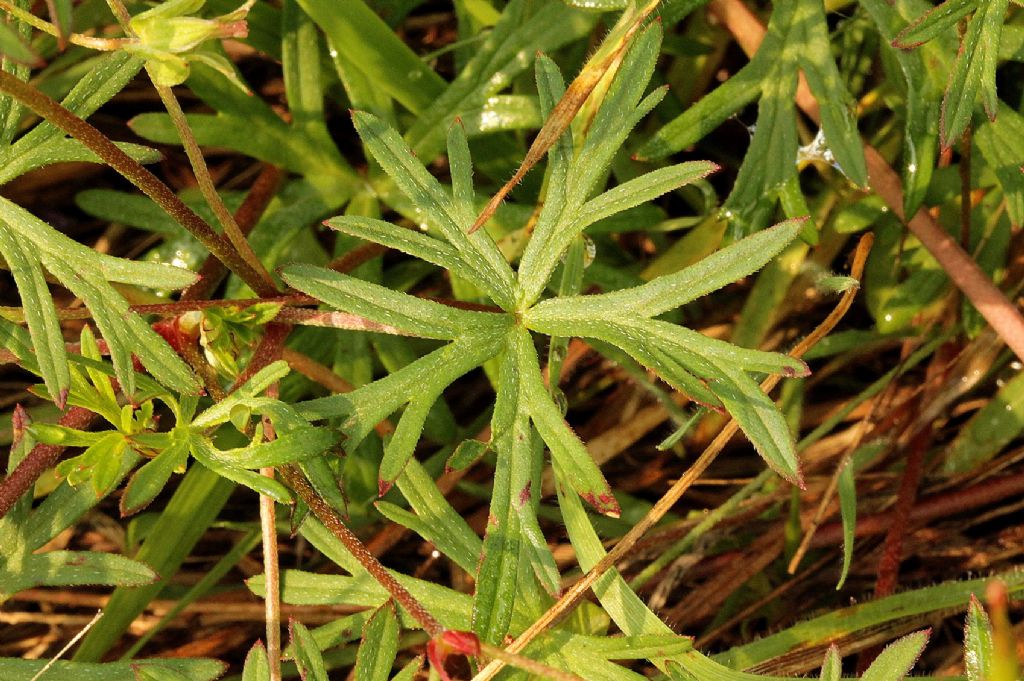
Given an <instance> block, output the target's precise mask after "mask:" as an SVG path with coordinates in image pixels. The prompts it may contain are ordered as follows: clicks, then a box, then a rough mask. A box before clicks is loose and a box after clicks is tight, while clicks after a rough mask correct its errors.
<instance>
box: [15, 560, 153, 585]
mask: <svg viewBox="0 0 1024 681" xmlns="http://www.w3.org/2000/svg"><path fill="white" fill-rule="evenodd" d="M2 572H3V573H4V574H2V584H3V591H4V593H5V594H8V595H10V594H13V593H16V592H18V591H21V590H22V589H27V588H30V587H34V586H79V585H86V584H97V585H99V584H102V585H110V586H143V585H146V584H152V583H153V582H155V581H156V580H157V579H158V575H157V574H156V573H155V572H153V570H152V569H151V568H150V567H149V566H147V565H145V564H144V563H141V562H139V561H135V560H131V559H129V558H125V557H124V556H118V555H115V554H112V553H100V552H98V551H48V552H46V553H39V554H34V555H29V556H26V557H25V558H24V559H23V560H21V561H19V564H18V566H17V569H16V570H14V571H8V570H7V569H5V570H3V571H2Z"/></svg>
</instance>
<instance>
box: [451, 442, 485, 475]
mask: <svg viewBox="0 0 1024 681" xmlns="http://www.w3.org/2000/svg"><path fill="white" fill-rule="evenodd" d="M487 451H488V446H487V443H485V442H480V440H463V441H462V442H461V443H459V446H458V447H456V448H455V451H454V452H452V454H451V456H449V457H448V461H447V463H445V469H446V470H449V471H461V470H464V469H466V468H469V467H470V466H472V465H473V464H474V463H476V462H477V461H479V460H480V457H482V456H483V455H484V454H486V453H487Z"/></svg>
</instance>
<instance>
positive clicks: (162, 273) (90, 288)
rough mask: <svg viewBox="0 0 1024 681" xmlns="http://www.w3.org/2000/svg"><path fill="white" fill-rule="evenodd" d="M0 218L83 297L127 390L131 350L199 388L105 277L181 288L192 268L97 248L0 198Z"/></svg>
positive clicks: (154, 369)
mask: <svg viewBox="0 0 1024 681" xmlns="http://www.w3.org/2000/svg"><path fill="white" fill-rule="evenodd" d="M0 220H2V221H4V222H6V224H7V227H8V228H9V229H13V230H16V231H17V233H18V234H19V236H20V237H21V239H23V240H25V241H27V242H29V243H31V244H32V246H33V247H34V248H35V249H36V253H37V254H38V256H39V259H40V261H41V262H42V264H43V265H44V266H45V267H46V269H48V270H49V271H50V272H51V273H52V274H53V275H54V276H55V277H57V278H58V279H59V280H60V281H61V282H62V283H63V284H65V285H66V286H67V287H68V288H69V289H70V290H71V291H72V292H74V293H75V295H77V296H79V297H81V298H82V299H83V300H84V301H85V304H86V306H87V307H88V308H89V309H90V310H91V311H92V313H93V317H94V319H95V320H96V325H97V326H99V328H100V330H101V331H102V332H103V336H104V338H105V339H106V341H107V343H108V345H109V347H110V354H111V359H112V360H113V363H114V369H115V371H116V373H117V377H118V380H119V381H120V383H121V387H122V389H123V390H124V392H125V393H126V394H128V395H131V394H133V393H134V392H135V373H134V371H133V370H132V361H131V355H132V354H135V355H136V356H137V357H138V358H139V360H140V361H141V362H142V364H143V365H144V366H145V367H146V368H147V369H149V370H150V371H151V373H152V374H153V375H154V376H158V377H159V378H160V380H161V381H162V382H163V383H164V384H165V385H167V386H168V387H171V388H174V389H175V390H178V391H180V392H187V393H194V392H196V391H198V389H199V384H198V382H197V381H196V379H195V377H194V376H193V374H192V371H191V370H190V369H189V368H188V366H187V365H186V364H185V363H184V362H183V361H182V360H181V358H180V357H178V355H177V354H176V353H175V352H174V351H173V350H171V348H170V346H168V345H167V343H166V341H164V340H163V338H161V337H160V336H159V335H158V334H157V333H156V332H155V331H153V330H152V329H151V328H150V326H149V325H148V324H146V323H145V322H144V321H143V320H142V318H141V317H139V316H138V315H137V314H135V313H134V312H132V311H131V310H130V308H129V306H128V302H127V301H126V300H125V299H124V298H122V297H121V295H120V294H118V293H117V292H116V291H115V290H114V289H113V288H112V287H111V286H110V284H108V283H107V282H108V281H114V282H119V283H124V284H136V285H142V286H155V287H159V288H182V287H184V286H188V285H189V284H191V283H192V282H194V281H195V279H196V275H195V274H194V273H192V272H189V271H187V270H182V269H178V268H174V267H167V266H164V265H156V264H152V263H140V262H132V261H129V260H123V259H121V258H114V257H110V256H106V255H102V254H99V253H97V252H95V251H93V250H92V249H90V248H87V247H85V246H83V245H81V244H79V243H78V242H76V241H74V240H72V239H70V238H68V237H66V236H64V235H63V234H60V233H59V232H57V231H56V230H54V229H53V228H52V227H50V226H49V225H47V224H46V223H44V222H43V221H42V220H39V219H38V218H36V217H35V216H34V215H32V214H31V213H29V212H27V211H25V210H24V209H23V208H21V207H20V206H17V205H16V204H14V203H12V202H10V201H8V200H7V199H3V198H0Z"/></svg>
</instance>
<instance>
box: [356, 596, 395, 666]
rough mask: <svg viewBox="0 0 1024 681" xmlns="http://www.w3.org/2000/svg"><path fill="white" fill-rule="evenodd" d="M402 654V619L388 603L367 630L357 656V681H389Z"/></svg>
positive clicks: (367, 624) (364, 630) (368, 625)
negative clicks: (399, 650) (400, 634)
mask: <svg viewBox="0 0 1024 681" xmlns="http://www.w3.org/2000/svg"><path fill="white" fill-rule="evenodd" d="M397 653H398V617H397V615H396V613H395V606H394V604H393V603H392V602H391V601H388V602H387V603H385V604H384V605H382V606H381V607H379V608H378V609H377V610H376V612H374V613H373V616H372V617H371V618H370V621H369V622H367V623H366V626H365V627H364V628H363V640H362V642H361V643H360V644H359V651H358V652H357V653H356V666H355V681H387V680H388V677H389V676H390V675H391V668H392V667H393V666H394V665H395V655H396V654H397Z"/></svg>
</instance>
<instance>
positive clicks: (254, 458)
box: [204, 426, 340, 468]
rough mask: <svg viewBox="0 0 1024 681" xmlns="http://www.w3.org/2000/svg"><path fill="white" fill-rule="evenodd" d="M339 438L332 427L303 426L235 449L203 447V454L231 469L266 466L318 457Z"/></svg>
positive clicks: (281, 464) (282, 464)
mask: <svg viewBox="0 0 1024 681" xmlns="http://www.w3.org/2000/svg"><path fill="white" fill-rule="evenodd" d="M339 437H340V435H339V433H338V432H337V431H336V430H334V429H332V428H318V427H315V426H306V427H304V428H297V429H295V430H293V431H292V432H290V433H287V434H285V435H279V436H278V437H277V438H275V439H273V440H270V441H269V442H259V443H255V444H250V445H249V446H247V447H239V448H236V449H217V448H215V447H210V448H207V449H204V453H205V454H206V455H208V456H211V457H213V458H214V459H216V460H217V461H219V462H221V463H223V464H226V465H228V466H233V467H235V468H269V467H276V466H284V465H286V464H290V463H296V462H298V461H302V460H303V459H308V458H310V457H314V456H318V455H319V454H322V453H323V452H325V451H326V450H328V449H330V448H331V447H333V446H334V445H335V444H337V442H338V439H339Z"/></svg>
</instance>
